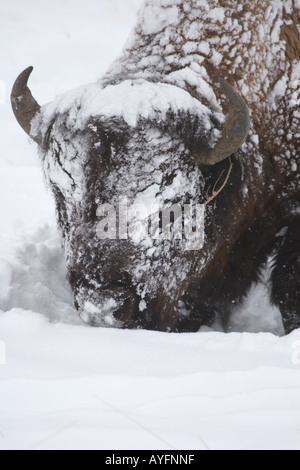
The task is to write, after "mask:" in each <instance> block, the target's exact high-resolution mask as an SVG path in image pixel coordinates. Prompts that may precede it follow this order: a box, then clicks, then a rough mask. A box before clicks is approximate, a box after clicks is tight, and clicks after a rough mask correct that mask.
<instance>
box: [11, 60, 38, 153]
mask: <svg viewBox="0 0 300 470" xmlns="http://www.w3.org/2000/svg"><path fill="white" fill-rule="evenodd" d="M32 71H33V67H28V68H27V69H26V70H24V71H23V72H22V73H21V74H20V75H19V76H18V78H17V80H16V81H15V84H14V86H13V89H12V92H11V105H12V109H13V112H14V114H15V116H16V119H17V121H18V123H19V124H20V126H21V127H22V128H23V129H24V131H25V132H26V134H28V135H29V136H30V137H31V138H32V139H33V140H34V141H35V142H36V143H37V144H39V145H41V142H40V140H39V139H38V137H35V136H33V135H31V122H32V119H33V118H34V117H35V116H36V114H37V113H38V112H39V111H40V109H41V107H40V105H39V104H38V103H37V101H36V100H35V99H34V98H33V96H32V94H31V91H30V90H29V88H28V86H27V82H28V79H29V77H30V75H31V72H32Z"/></svg>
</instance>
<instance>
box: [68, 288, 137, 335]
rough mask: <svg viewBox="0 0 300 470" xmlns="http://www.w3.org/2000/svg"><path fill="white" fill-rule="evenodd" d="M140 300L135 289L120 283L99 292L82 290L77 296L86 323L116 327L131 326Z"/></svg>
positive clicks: (80, 312)
mask: <svg viewBox="0 0 300 470" xmlns="http://www.w3.org/2000/svg"><path fill="white" fill-rule="evenodd" d="M81 299H84V300H83V301H81ZM86 299H89V300H86ZM139 301H140V299H139V298H138V296H137V294H136V293H135V292H134V291H133V290H130V289H128V288H127V289H126V288H124V287H120V286H118V285H110V287H108V286H106V287H105V288H104V289H101V290H100V291H99V292H95V291H94V290H93V291H89V292H86V291H85V292H82V291H81V293H80V295H79V296H78V298H77V303H78V304H79V315H80V317H81V319H82V321H83V322H84V323H87V324H88V325H90V326H98V327H116V328H118V327H125V328H126V327H129V324H130V322H131V321H132V320H133V318H134V317H135V315H136V312H137V311H138V306H139Z"/></svg>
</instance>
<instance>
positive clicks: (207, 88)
mask: <svg viewBox="0 0 300 470" xmlns="http://www.w3.org/2000/svg"><path fill="white" fill-rule="evenodd" d="M298 3H299V2H298V0H297V1H296V0H286V1H285V2H276V1H273V0H268V1H264V2H261V0H251V1H250V0H245V1H243V2H238V1H235V0H224V1H222V2H220V1H219V0H201V1H200V0H189V2H186V1H185V0H145V3H144V6H143V8H142V9H141V12H140V14H139V20H138V23H137V26H136V28H135V30H134V32H133V35H132V37H131V39H130V41H129V42H128V43H127V45H126V48H125V50H124V53H123V55H122V56H121V57H120V58H119V59H118V60H117V61H116V62H115V63H114V64H113V66H112V68H111V69H110V70H109V71H108V72H107V74H106V75H105V76H104V77H103V78H102V79H101V80H100V81H99V82H97V83H95V84H92V85H88V86H85V87H81V88H80V89H79V90H75V91H72V92H69V93H66V94H65V95H63V96H62V97H59V98H57V99H56V100H55V101H54V102H52V103H50V104H48V105H46V106H43V107H40V106H39V104H38V103H37V102H36V100H35V99H34V98H33V96H32V94H31V92H30V90H29V88H28V86H27V82H28V79H29V76H30V73H31V72H32V68H31V67H30V68H28V69H26V70H25V71H24V72H23V73H22V74H21V75H20V76H19V78H18V79H17V81H16V83H15V85H14V88H13V91H12V105H13V110H14V112H15V115H16V117H17V120H18V122H19V123H20V124H21V126H22V127H23V128H24V130H25V131H26V132H27V134H29V135H30V137H31V138H33V139H34V140H35V141H36V142H37V143H38V145H39V149H40V154H41V157H42V161H43V167H44V172H45V175H46V178H47V180H48V182H49V185H50V186H51V188H52V191H53V193H54V196H55V201H56V206H57V215H58V223H59V226H60V227H61V229H62V233H63V236H64V242H65V252H66V258H67V265H68V273H69V280H70V283H71V285H72V288H73V290H74V296H75V303H76V306H77V308H78V310H79V312H80V316H81V318H82V319H83V320H84V321H85V322H87V323H89V324H91V325H96V326H101V325H103V326H117V327H127V328H150V329H160V330H172V331H195V330H197V329H198V328H199V327H200V326H201V325H203V324H206V325H211V324H212V323H213V322H214V319H215V315H216V313H219V314H221V316H222V319H223V321H224V324H226V321H227V319H228V316H229V315H230V313H231V312H232V310H233V309H234V308H235V306H236V305H237V304H238V303H239V302H240V301H241V300H242V298H243V296H244V295H245V294H246V293H247V291H248V290H249V288H250V286H251V284H252V283H253V282H257V280H258V279H259V276H260V272H261V269H262V268H263V267H264V265H265V264H266V263H267V261H268V260H269V261H270V260H272V263H271V264H270V263H269V265H271V266H272V270H271V272H270V281H269V282H270V294H271V295H270V297H271V300H272V301H273V302H274V303H275V304H276V305H277V306H278V307H279V308H280V310H281V313H282V317H283V321H284V325H285V328H286V331H287V332H288V331H291V330H292V329H294V328H297V327H299V326H300V315H299V312H300V288H299V286H300V262H299V260H300V252H299V239H300V215H299V214H300V171H299V168H300V161H299V148H300V133H299V128H300V126H299V109H298V106H299V100H298V97H299V88H300V69H299V54H300V40H299V31H298V29H297V28H298V23H299V17H298V15H299V9H298V8H297V5H298ZM225 79H226V81H225ZM229 82H230V83H231V84H232V85H233V86H234V88H233V87H232V86H230V85H229ZM220 85H221V86H220ZM235 90H238V92H237V91H235ZM241 95H243V96H244V99H243V98H242V97H241ZM245 101H247V106H246V104H245ZM297 103H298V104H297ZM248 109H249V110H250V114H251V123H250V118H249V112H248ZM248 135H249V138H248V139H247V140H246V138H247V136H248ZM241 146H242V152H241V155H240V157H239V158H236V157H237V155H236V153H237V151H238V149H239V148H240V147H241ZM221 189H222V192H221V193H220V190H221ZM216 196H217V197H216ZM207 201H211V204H209V205H207V206H206V217H205V240H204V242H203V239H202V244H201V243H200V244H198V245H197V246H196V247H195V245H193V244H192V245H190V246H189V245H188V242H189V236H190V237H191V239H192V238H193V237H194V236H195V235H193V234H195V233H197V227H198V228H199V227H200V226H201V220H200V223H199V218H200V219H201V217H202V227H203V212H201V210H200V209H199V213H198V214H197V210H196V205H197V204H198V205H199V204H203V203H205V202H207ZM191 204H193V205H194V213H195V214H196V216H194V218H193V217H192V213H193V210H192V209H191V207H192V206H191ZM145 208H146V209H145ZM166 208H168V210H167V209H166ZM160 209H163V210H161V211H160ZM195 214H194V215H195ZM160 215H161V220H160V219H159V216H160ZM188 216H190V218H189V217H188ZM171 222H172V223H171ZM193 226H194V228H196V232H195V231H193ZM145 227H146V229H145ZM153 227H154V228H153ZM143 231H146V234H147V235H148V236H141V232H142V233H143ZM165 233H167V234H168V235H169V236H166V237H162V234H165ZM137 235H138V236H137ZM198 241H199V240H198Z"/></svg>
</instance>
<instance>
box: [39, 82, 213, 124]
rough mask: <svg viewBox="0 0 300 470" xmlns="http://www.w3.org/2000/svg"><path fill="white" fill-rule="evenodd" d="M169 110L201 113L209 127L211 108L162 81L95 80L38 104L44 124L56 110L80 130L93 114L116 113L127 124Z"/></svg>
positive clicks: (56, 112) (162, 116)
mask: <svg viewBox="0 0 300 470" xmlns="http://www.w3.org/2000/svg"><path fill="white" fill-rule="evenodd" d="M169 111H173V112H174V113H177V112H178V111H189V113H191V114H195V115H197V116H201V117H202V119H203V125H204V127H205V128H207V130H210V129H211V121H210V116H211V111H210V110H209V108H207V107H206V106H204V105H203V104H201V103H200V102H199V101H198V100H196V99H195V98H193V97H192V96H191V95H190V94H189V93H188V92H186V91H185V90H183V89H181V88H178V87H176V86H173V85H169V84H165V83H151V82H148V81H145V80H126V81H124V82H122V83H120V84H118V85H110V86H107V87H106V88H102V87H101V85H99V84H97V83H95V84H90V85H87V86H84V87H80V88H79V89H77V90H74V91H70V92H67V93H65V94H64V95H62V96H60V97H58V98H57V99H55V100H54V102H52V103H50V104H48V105H46V106H44V107H43V108H42V113H43V120H44V124H47V122H49V121H51V120H52V118H53V117H54V116H56V115H58V114H61V115H63V114H67V119H66V123H67V125H68V126H70V127H71V128H73V129H76V128H77V129H80V130H84V128H85V127H86V125H87V124H88V122H89V120H90V119H91V118H94V117H98V116H99V117H103V116H104V117H107V118H112V117H120V118H123V119H124V121H125V122H126V123H127V124H128V125H129V126H131V127H136V125H137V123H138V120H139V119H140V118H143V119H153V118H155V117H156V116H159V117H160V118H164V117H165V116H166V113H167V112H169Z"/></svg>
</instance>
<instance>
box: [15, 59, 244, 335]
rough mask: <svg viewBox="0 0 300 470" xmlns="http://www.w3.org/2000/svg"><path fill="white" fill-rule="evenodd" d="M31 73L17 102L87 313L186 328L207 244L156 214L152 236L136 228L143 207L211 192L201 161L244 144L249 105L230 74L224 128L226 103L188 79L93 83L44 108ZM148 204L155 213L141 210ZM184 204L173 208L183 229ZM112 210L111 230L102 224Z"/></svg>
mask: <svg viewBox="0 0 300 470" xmlns="http://www.w3.org/2000/svg"><path fill="white" fill-rule="evenodd" d="M31 72H32V67H29V68H28V69H26V70H25V71H24V72H23V73H22V74H21V75H20V76H19V77H18V79H17V81H16V83H15V86H14V88H13V92H12V103H13V109H14V112H15V115H16V117H17V120H18V121H19V123H20V124H21V126H22V127H23V128H24V130H25V131H26V132H27V133H28V134H29V135H30V136H31V137H32V138H33V139H34V140H35V141H36V142H37V143H38V144H39V146H40V148H41V152H42V156H43V164H44V170H45V174H46V178H47V180H48V181H49V184H50V186H51V188H52V190H53V193H54V196H55V200H56V205H57V214H58V221H59V225H60V227H61V229H62V232H63V236H64V239H65V245H66V255H67V262H68V271H69V279H70V282H71V285H72V287H73V289H74V294H75V303H76V306H77V307H78V309H79V311H80V315H81V318H82V319H83V320H84V321H86V322H87V323H89V324H92V325H110V326H112V325H117V326H125V327H139V326H140V327H148V328H160V329H176V328H178V327H179V322H180V321H181V320H182V318H180V315H179V313H178V312H179V310H180V305H181V304H182V297H183V295H184V293H185V292H186V290H187V287H188V285H189V284H190V282H191V280H192V279H193V278H194V275H193V269H194V268H193V263H194V259H195V257H198V256H199V253H198V252H195V250H196V249H197V248H194V246H191V247H189V246H188V242H189V240H188V237H186V239H182V240H179V239H178V240H176V237H175V239H174V237H173V239H172V240H167V239H162V237H161V236H160V235H159V234H157V233H156V234H155V233H153V227H152V226H151V223H150V224H149V227H148V229H149V230H150V231H148V230H147V236H143V237H141V236H137V235H139V234H138V233H136V230H138V227H137V226H134V224H137V220H136V219H135V217H136V216H138V215H140V216H142V217H144V222H145V221H146V220H148V219H151V215H152V217H153V216H154V214H153V207H155V206H158V207H159V208H160V209H162V208H163V207H166V209H167V208H168V207H169V208H170V206H171V208H172V206H173V208H174V205H175V204H176V208H177V209H178V210H179V209H180V208H181V207H182V208H183V207H184V205H188V204H190V205H191V204H196V203H198V204H199V203H200V202H201V201H202V200H203V195H204V194H205V193H204V180H203V175H202V173H201V171H200V169H199V165H204V166H207V167H209V166H211V165H215V164H217V163H220V162H222V161H223V160H224V159H226V158H228V157H229V156H230V155H231V154H233V153H235V152H236V151H237V150H238V148H239V147H240V146H241V145H242V143H243V142H244V140H245V139H246V137H247V134H248V131H249V113H248V109H247V106H246V104H245V103H244V101H243V99H242V98H241V97H240V96H239V95H238V93H237V92H235V90H234V89H233V88H232V87H231V86H230V85H229V84H228V83H227V82H225V81H221V83H222V86H223V89H224V91H225V93H226V95H227V97H228V99H229V102H230V107H229V109H230V111H229V115H228V117H227V119H226V121H225V122H224V123H223V127H222V132H219V131H218V130H217V128H216V125H219V126H221V123H220V122H218V118H219V119H220V120H222V117H223V116H222V114H217V113H213V112H212V111H211V110H210V109H209V108H208V107H206V106H204V105H203V104H201V103H200V102H199V101H198V100H197V99H195V98H193V97H192V96H191V95H190V94H188V93H187V92H186V91H184V90H182V89H180V88H178V87H175V86H173V85H167V84H155V83H151V82H149V81H145V80H136V81H134V80H127V81H124V82H122V83H120V84H118V85H112V86H107V87H105V88H103V87H102V86H100V85H99V84H95V85H89V86H87V87H83V88H80V89H79V90H76V91H75V92H71V93H67V94H66V95H64V96H62V97H60V98H58V99H57V100H55V101H54V102H53V103H51V104H50V105H47V106H45V107H44V108H40V106H39V105H38V104H37V102H36V101H35V99H34V98H33V96H32V94H31V92H30V90H29V88H28V87H27V81H28V78H29V75H30V73H31ZM125 198H126V199H125ZM125 203H126V207H125ZM108 205H109V206H108ZM141 205H143V207H144V208H146V209H149V213H148V214H143V213H142V214H137V212H138V210H139V208H141ZM109 209H110V210H109ZM101 210H102V211H101ZM186 210H187V209H186ZM166 212H167V214H168V215H169V216H170V214H173V211H170V210H169V211H168V210H166ZM183 212H184V211H182V212H180V213H179V214H177V213H176V214H175V216H174V217H175V219H177V218H179V222H178V223H179V224H180V225H181V227H180V228H181V231H182V220H183V215H184V214H183ZM122 215H123V220H121V216H122ZM158 215H159V210H158ZM101 216H106V218H105V219H104V222H102V223H103V225H105V224H106V225H107V230H109V231H110V232H109V231H108V232H107V236H105V230H104V231H103V233H102V235H103V236H101V234H99V230H100V229H99V222H101V220H103V219H101ZM171 217H172V215H171ZM198 217H199V214H198ZM124 219H125V222H124ZM138 220H139V221H141V218H140V217H138ZM171 220H172V219H171V218H169V220H168V223H169V224H170V222H171ZM174 222H175V220H174ZM124 223H126V227H125V228H124V227H123V228H122V227H121V224H123V225H124ZM162 224H163V221H162V222H161V224H160V223H159V222H158V224H157V229H158V231H159V230H160V229H162ZM167 225H168V224H166V228H167ZM108 226H109V227H108ZM121 228H122V230H123V233H122V234H121V233H120V230H121ZM135 228H136V230H135ZM186 229H187V227H186ZM151 230H152V236H151ZM111 231H113V237H111V236H109V234H110V235H111ZM124 231H125V233H124ZM144 235H145V234H144ZM198 236H200V234H198ZM167 238H171V237H167ZM178 238H181V237H178ZM183 238H184V237H183ZM200 248H202V246H200V247H199V248H198V250H199V249H200Z"/></svg>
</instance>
